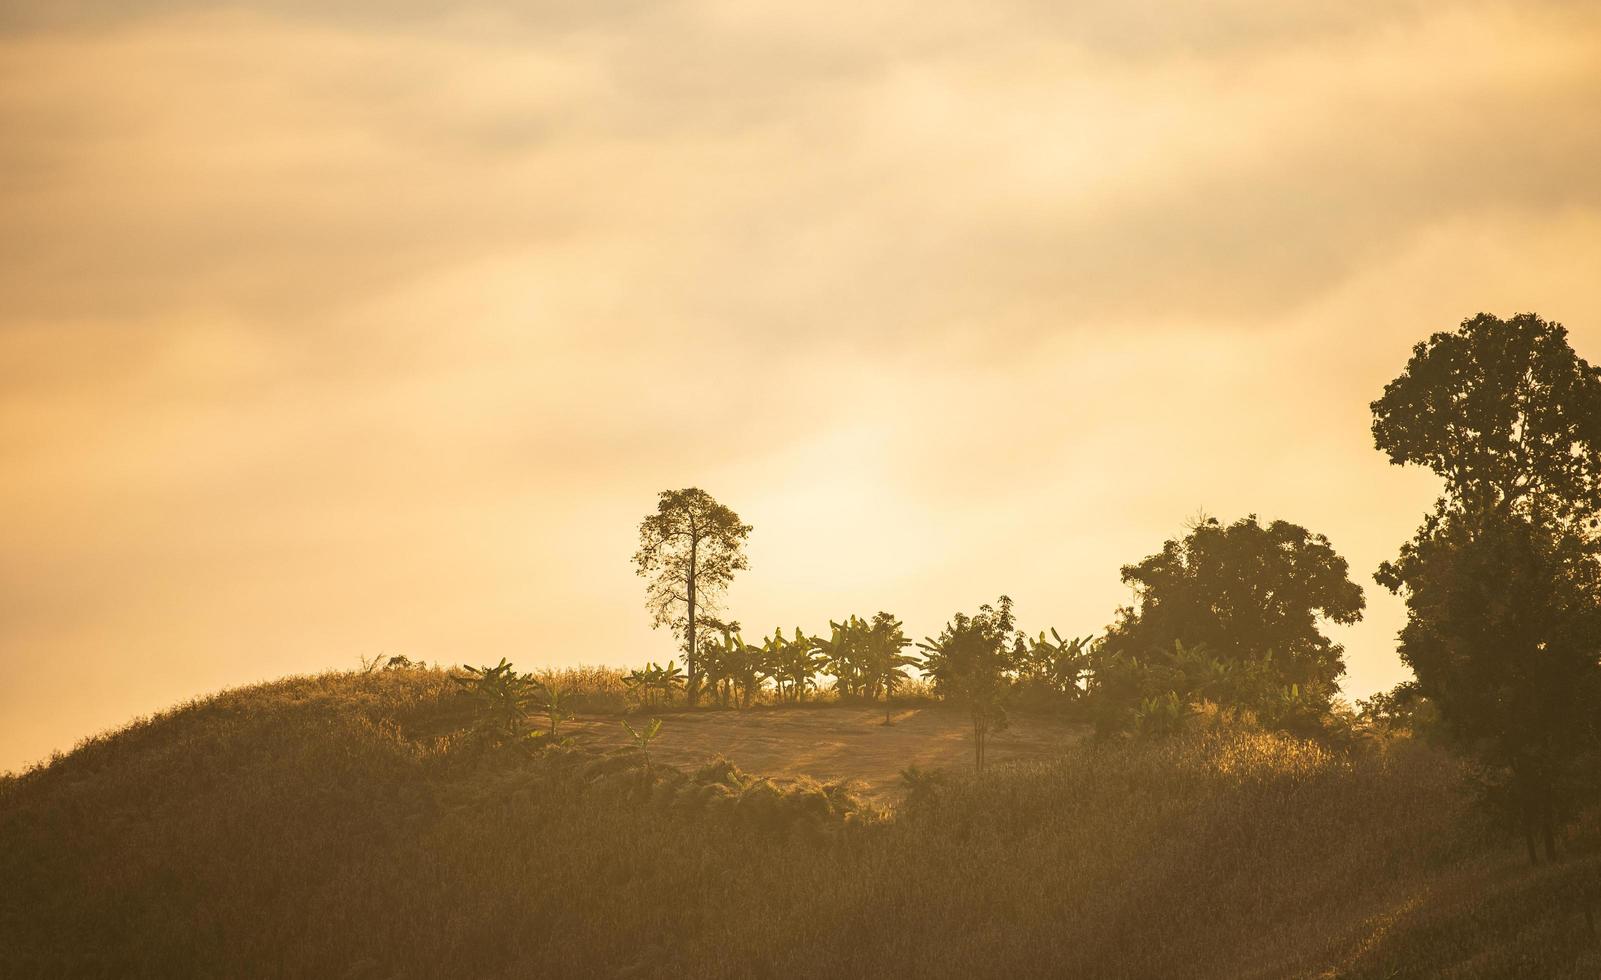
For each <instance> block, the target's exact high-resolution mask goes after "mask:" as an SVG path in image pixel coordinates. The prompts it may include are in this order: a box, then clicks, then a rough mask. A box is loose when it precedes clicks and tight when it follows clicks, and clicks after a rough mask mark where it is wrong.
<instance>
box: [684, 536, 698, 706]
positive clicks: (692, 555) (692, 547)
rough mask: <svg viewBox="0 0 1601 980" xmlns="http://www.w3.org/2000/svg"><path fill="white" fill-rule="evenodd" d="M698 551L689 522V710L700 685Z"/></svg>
mask: <svg viewBox="0 0 1601 980" xmlns="http://www.w3.org/2000/svg"><path fill="white" fill-rule="evenodd" d="M699 549H700V536H699V535H698V534H697V533H696V531H695V525H694V523H693V522H691V524H690V528H689V582H688V583H687V584H688V588H686V589H685V590H684V597H685V602H686V604H687V605H688V606H689V622H688V624H687V625H686V626H685V628H684V631H685V637H686V639H687V641H688V647H687V649H686V650H685V652H684V659H685V660H686V661H687V662H688V667H689V686H688V689H687V691H686V693H687V695H688V697H687V698H686V700H688V702H689V706H690V707H691V708H693V707H694V706H695V696H696V694H697V693H699V692H698V690H697V686H698V684H699V683H700V677H699V675H698V674H697V673H696V672H695V671H696V665H695V564H696V561H697V560H698V558H699Z"/></svg>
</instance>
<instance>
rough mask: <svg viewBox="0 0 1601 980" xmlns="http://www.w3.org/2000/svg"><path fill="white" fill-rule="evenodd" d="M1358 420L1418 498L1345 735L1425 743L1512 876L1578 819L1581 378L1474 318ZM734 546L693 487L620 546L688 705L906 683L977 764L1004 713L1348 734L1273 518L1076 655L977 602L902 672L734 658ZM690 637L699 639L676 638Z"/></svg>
mask: <svg viewBox="0 0 1601 980" xmlns="http://www.w3.org/2000/svg"><path fill="white" fill-rule="evenodd" d="M1371 409H1372V412H1373V438H1374V444H1375V446H1376V447H1377V448H1378V449H1379V450H1380V451H1382V452H1384V453H1385V454H1386V455H1387V456H1388V458H1389V459H1390V461H1391V462H1392V463H1394V464H1397V465H1419V466H1425V467H1427V468H1429V469H1430V470H1432V471H1433V472H1434V473H1436V474H1437V475H1438V476H1439V477H1440V478H1441V480H1442V482H1443V489H1442V493H1441V495H1440V497H1439V499H1438V500H1437V501H1436V504H1435V506H1434V507H1433V508H1432V509H1431V511H1430V512H1428V513H1427V514H1426V515H1425V516H1424V520H1423V523H1422V524H1421V525H1420V526H1419V528H1418V531H1417V533H1416V534H1415V535H1414V537H1413V538H1412V540H1410V541H1408V542H1407V543H1406V544H1405V545H1404V546H1403V547H1402V549H1401V552H1400V555H1399V556H1398V557H1397V558H1396V559H1395V560H1394V561H1390V562H1386V563H1384V564H1383V565H1382V566H1381V567H1380V568H1379V570H1378V572H1377V574H1376V575H1375V578H1376V580H1377V581H1378V582H1379V583H1380V584H1381V585H1383V586H1384V587H1385V588H1387V589H1389V590H1391V591H1393V592H1395V593H1396V594H1398V595H1400V596H1401V597H1402V598H1404V599H1405V601H1406V603H1407V612H1408V621H1407V625H1406V627H1405V628H1404V629H1403V630H1402V631H1401V634H1400V637H1399V640H1400V643H1399V653H1400V656H1401V659H1402V660H1403V661H1404V662H1405V663H1406V664H1407V665H1408V666H1409V667H1411V668H1412V670H1413V672H1414V674H1415V675H1416V679H1415V680H1413V681H1409V682H1407V683H1405V684H1402V685H1400V686H1398V687H1397V688H1396V689H1395V690H1393V691H1389V692H1385V693H1382V694H1380V695H1376V696H1375V697H1373V698H1372V699H1369V700H1368V701H1366V702H1363V703H1362V705H1361V715H1362V717H1363V719H1364V720H1365V721H1367V722H1369V723H1371V724H1372V725H1375V726H1381V727H1382V726H1389V727H1406V726H1409V725H1410V726H1413V727H1422V728H1426V729H1428V730H1429V731H1430V732H1431V733H1432V734H1433V735H1435V736H1436V737H1438V738H1439V739H1440V740H1441V741H1443V742H1444V743H1446V744H1448V745H1450V746H1452V747H1453V748H1454V749H1455V750H1456V751H1458V752H1459V753H1461V754H1462V755H1463V756H1464V757H1465V758H1467V759H1470V760H1472V761H1473V762H1474V763H1475V765H1476V766H1477V768H1478V770H1479V782H1480V784H1481V788H1482V789H1483V795H1484V798H1485V799H1486V800H1487V801H1488V802H1490V803H1491V804H1493V806H1494V807H1495V808H1496V809H1497V810H1498V812H1501V813H1502V814H1504V815H1506V816H1507V817H1508V818H1509V820H1510V821H1511V822H1512V823H1513V824H1515V825H1516V826H1518V827H1519V828H1520V829H1521V831H1522V834H1523V836H1524V837H1525V840H1526V842H1527V846H1528V851H1529V857H1530V859H1531V860H1533V861H1538V860H1539V859H1540V857H1541V856H1542V855H1543V856H1544V857H1545V858H1546V859H1548V860H1549V859H1553V858H1554V857H1555V856H1556V838H1557V836H1558V830H1559V828H1560V827H1561V826H1562V825H1563V824H1564V823H1566V822H1570V821H1571V820H1572V819H1573V818H1574V817H1575V816H1576V815H1577V814H1578V813H1579V812H1580V811H1581V810H1582V809H1583V808H1584V807H1586V806H1588V805H1590V804H1592V803H1594V802H1595V801H1596V800H1597V799H1598V798H1601V775H1598V774H1601V369H1598V368H1596V367H1594V366H1592V365H1590V364H1589V363H1588V362H1586V361H1585V360H1584V359H1582V358H1580V357H1579V356H1578V355H1577V354H1576V353H1575V352H1574V350H1573V348H1572V346H1571V345H1570V344H1569V342H1568V335H1567V331H1566V329H1565V328H1564V327H1563V326H1562V325H1561V324H1558V323H1553V322H1549V321H1546V320H1543V319H1541V318H1540V317H1539V316H1537V315H1535V314H1518V315H1517V316H1514V317H1512V318H1510V319H1506V320H1503V319H1500V318H1498V317H1495V316H1491V315H1489V314H1480V315H1478V316H1476V317H1472V318H1470V319H1468V320H1464V321H1463V322H1462V323H1461V325H1460V326H1459V327H1458V328H1457V329H1455V330H1452V331H1442V332H1439V333H1435V334H1433V335H1432V336H1430V337H1429V338H1428V339H1427V340H1425V341H1423V342H1420V343H1418V344H1417V345H1416V346H1415V347H1414V348H1413V351H1412V356H1411V358H1410V359H1409V361H1408V362H1407V364H1406V367H1405V369H1404V370H1403V372H1402V373H1401V374H1400V375H1399V376H1398V377H1397V378H1396V379H1395V380H1394V381H1392V382H1391V383H1390V384H1389V385H1387V386H1386V387H1385V390H1384V392H1383V395H1382V397H1381V398H1379V399H1378V400H1376V401H1374V402H1373V403H1372V405H1371ZM750 532H751V527H750V525H748V524H745V523H743V522H742V521H741V520H740V519H739V516H738V515H737V514H735V513H734V512H733V511H732V510H730V509H729V508H727V507H726V506H724V505H722V504H720V503H718V502H717V501H715V500H713V499H712V498H711V497H710V496H709V495H707V494H706V493H705V492H704V491H702V490H699V489H693V488H691V489H687V490H681V491H668V492H664V493H662V494H661V495H660V498H659V500H658V504H657V510H656V513H654V514H652V515H650V516H648V517H647V518H646V519H645V521H644V522H643V523H642V524H641V526H640V546H639V551H638V552H637V553H636V554H635V556H634V560H635V563H636V566H637V570H638V572H639V574H640V575H642V576H644V577H646V579H647V580H648V582H649V586H648V593H647V595H648V604H649V608H650V609H651V611H652V613H653V616H654V619H655V623H656V625H658V626H669V627H670V628H671V629H672V630H673V631H674V633H675V634H676V635H677V636H678V638H679V640H680V643H681V646H680V649H682V650H683V651H685V659H686V664H685V670H684V676H683V679H682V683H683V691H684V696H685V697H686V698H687V699H688V700H689V701H690V702H691V703H693V702H695V701H696V700H697V699H698V698H699V696H700V694H701V692H702V689H703V687H705V688H709V689H710V690H711V691H712V692H714V694H715V695H716V696H717V697H718V698H720V699H721V700H723V701H724V702H725V703H731V702H734V701H736V700H737V702H738V703H741V704H749V703H751V701H752V700H753V699H754V698H756V697H757V696H758V695H760V693H761V692H762V691H763V689H764V685H768V684H771V685H772V690H773V691H774V694H775V696H776V697H778V698H781V699H786V700H795V701H799V700H802V699H804V698H805V697H806V695H807V692H808V691H809V690H811V689H813V688H814V687H815V686H816V679H817V678H818V677H819V676H832V677H834V678H835V687H836V688H837V690H838V691H839V692H840V694H841V695H843V696H861V697H873V696H882V697H887V696H888V694H889V693H890V691H892V690H893V686H894V685H895V684H897V683H899V682H898V681H896V680H895V678H896V677H904V676H905V675H904V671H905V670H906V669H907V668H909V667H912V666H917V667H920V668H921V669H922V671H923V673H924V675H925V676H926V677H927V678H928V679H929V681H930V682H931V684H932V687H933V691H934V693H935V694H936V695H938V696H940V697H942V698H945V699H948V700H950V701H952V702H955V703H958V704H961V705H963V706H964V707H965V708H966V709H967V710H968V711H970V712H971V715H972V720H973V732H974V745H975V754H976V760H977V762H978V764H979V765H980V766H982V763H983V753H984V741H985V738H986V736H987V733H988V732H990V731H993V730H994V729H995V728H996V727H998V726H1000V725H1004V724H1005V719H1006V711H1007V708H1008V706H1009V705H1015V704H1017V703H1020V702H1024V701H1028V700H1034V701H1040V702H1048V703H1049V702H1055V703H1060V704H1063V705H1066V706H1068V707H1070V708H1071V709H1072V710H1075V711H1080V712H1082V713H1083V716H1084V717H1085V718H1087V719H1090V720H1092V721H1093V722H1094V723H1095V725H1096V727H1097V729H1098V730H1099V731H1101V732H1102V733H1110V732H1117V731H1137V732H1145V733H1149V734H1153V735H1162V734H1166V733H1169V732H1171V731H1173V730H1175V729H1177V728H1180V727H1182V726H1183V725H1184V724H1185V720H1186V718H1187V717H1188V716H1189V715H1191V714H1192V713H1193V712H1195V711H1196V710H1198V709H1200V708H1202V707H1204V706H1206V705H1216V706H1218V707H1219V709H1221V710H1223V711H1226V712H1232V713H1235V714H1238V715H1242V716H1243V715H1246V714H1249V715H1250V716H1251V717H1253V718H1254V719H1255V720H1256V722H1257V723H1259V724H1262V725H1265V726H1268V727H1275V728H1284V729H1288V730H1292V731H1296V732H1299V733H1303V734H1320V733H1321V734H1324V735H1328V734H1331V733H1333V734H1338V733H1340V732H1342V731H1349V728H1350V723H1351V720H1352V716H1351V714H1350V713H1349V712H1348V711H1342V710H1339V709H1340V708H1341V705H1340V704H1339V702H1338V701H1337V700H1336V697H1335V695H1336V693H1337V690H1338V688H1337V685H1338V681H1339V677H1340V675H1341V674H1343V673H1344V670H1345V666H1344V662H1343V656H1342V655H1343V651H1342V650H1341V648H1340V646H1339V645H1338V644H1336V643H1334V642H1333V641H1331V640H1330V639H1329V638H1328V637H1327V636H1325V635H1324V634H1323V632H1322V629H1323V627H1324V626H1325V625H1326V624H1328V623H1341V624H1349V623H1354V622H1357V621H1358V620H1359V619H1360V618H1361V615H1362V610H1363V605H1364V600H1363V596H1362V590H1361V588H1360V587H1359V586H1357V585H1356V584H1355V583H1354V582H1352V581H1351V579H1350V576H1349V569H1348V567H1347V564H1346V562H1345V560H1344V559H1343V558H1341V557H1340V556H1339V555H1338V554H1336V553H1335V551H1334V549H1333V547H1332V546H1331V545H1330V544H1329V542H1328V539H1327V538H1325V537H1323V536H1322V535H1319V534H1313V533H1312V532H1310V531H1308V530H1307V529H1306V528H1304V527H1301V526H1298V525H1296V524H1292V523H1289V522H1287V521H1272V522H1270V523H1267V524H1265V525H1264V524H1263V523H1261V522H1260V521H1258V520H1257V518H1256V517H1255V516H1254V515H1252V516H1249V517H1246V518H1244V519H1243V520H1239V521H1236V522H1234V523H1231V524H1227V525H1225V524H1222V523H1220V522H1218V521H1217V520H1215V519H1205V520H1201V521H1199V522H1197V523H1196V524H1195V525H1194V526H1193V527H1191V528H1190V531H1189V533H1188V534H1187V535H1185V536H1184V537H1181V538H1176V539H1174V540H1170V541H1168V542H1166V543H1165V544H1164V545H1163V547H1162V549H1161V551H1159V552H1158V553H1156V554H1154V555H1152V556H1150V557H1148V558H1146V559H1145V560H1143V561H1141V562H1139V563H1137V564H1134V565H1129V566H1125V567H1124V568H1123V569H1122V576H1123V581H1124V582H1125V583H1126V584H1128V585H1129V586H1131V587H1132V588H1133V590H1134V593H1135V596H1136V598H1135V600H1134V602H1132V603H1131V604H1130V605H1129V606H1128V607H1126V608H1123V609H1120V610H1118V612H1117V614H1116V619H1115V622H1114V623H1113V624H1112V625H1111V626H1110V627H1109V628H1107V629H1106V631H1105V632H1104V633H1103V635H1101V636H1100V637H1099V638H1098V639H1095V640H1093V641H1092V640H1088V639H1078V638H1075V639H1072V640H1067V641H1064V640H1063V639H1062V637H1061V636H1060V635H1059V634H1057V633H1055V632H1052V633H1051V634H1050V638H1049V639H1047V637H1046V636H1045V635H1039V636H1033V637H1028V636H1024V635H1022V634H1021V633H1020V632H1019V631H1018V630H1017V628H1016V624H1015V622H1014V620H1013V615H1012V606H1011V602H1010V600H1007V599H1005V598H1004V597H1003V598H1002V599H1001V600H1000V601H998V602H997V603H995V604H994V605H988V606H983V607H980V609H979V610H978V611H977V612H975V613H974V614H972V615H967V614H958V615H956V616H955V617H953V618H952V619H951V620H950V622H949V623H947V624H946V626H945V628H944V630H943V631H942V632H941V633H940V634H939V635H938V636H937V637H932V638H928V639H926V640H924V641H923V642H922V643H919V644H916V647H917V648H918V650H919V651H920V654H919V655H917V656H914V655H912V654H910V653H907V652H906V651H907V648H908V647H910V646H912V644H910V643H909V642H908V641H907V639H906V637H905V636H904V634H902V633H901V632H900V631H899V624H898V623H896V621H895V620H894V619H893V617H891V616H890V615H889V614H887V613H881V614H879V616H877V617H875V618H874V619H873V620H872V621H871V622H870V623H869V622H867V621H863V620H860V619H857V618H855V617H852V618H850V619H848V620H846V621H845V622H844V623H834V624H831V626H832V632H831V633H829V634H828V635H827V636H826V637H823V636H808V635H806V634H804V633H802V632H801V631H799V630H796V631H795V632H794V634H793V635H792V636H785V635H784V634H782V633H775V634H774V635H773V636H772V637H771V638H770V639H767V640H764V641H763V642H762V644H760V645H759V646H753V645H751V644H748V643H746V642H745V641H744V640H743V639H742V638H740V636H739V633H738V630H737V628H734V627H733V625H732V624H726V623H723V622H722V621H720V620H717V619H716V618H715V613H716V608H717V603H718V600H719V598H720V596H721V594H722V592H723V590H724V589H725V588H726V587H727V585H728V583H729V582H730V581H731V580H732V577H733V575H734V573H735V572H737V571H739V570H742V569H744V568H745V567H746V558H745V552H744V543H745V539H746V538H747V537H748V536H749V534H750ZM707 630H711V631H712V632H713V633H714V634H720V635H721V637H722V638H721V639H720V640H714V641H712V642H702V639H703V637H704V635H705V633H706V631H707ZM875 630H877V632H875ZM675 668H676V665H675Z"/></svg>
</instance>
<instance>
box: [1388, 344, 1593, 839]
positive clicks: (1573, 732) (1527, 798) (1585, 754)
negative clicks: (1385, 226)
mask: <svg viewBox="0 0 1601 980" xmlns="http://www.w3.org/2000/svg"><path fill="white" fill-rule="evenodd" d="M1372 409H1373V436H1374V442H1375V444H1376V445H1377V447H1378V448H1379V449H1380V450H1382V451H1384V452H1385V453H1386V454H1387V455H1388V456H1389V458H1390V461H1391V462H1392V463H1395V464H1397V465H1405V464H1416V465H1422V466H1427V467H1428V468H1429V469H1431V470H1433V471H1434V472H1435V473H1437V474H1438V475H1439V476H1441V477H1442V478H1443V480H1444V483H1445V486H1444V492H1443V493H1442V495H1441V497H1440V498H1439V499H1438V500H1437V501H1436V503H1435V506H1434V508H1433V510H1432V511H1431V512H1430V513H1428V514H1427V515H1425V517H1424V521H1423V524H1422V525H1421V526H1420V527H1419V528H1418V531H1417V533H1416V534H1415V535H1414V537H1413V539H1412V540H1411V541H1409V542H1407V543H1406V544H1405V545H1403V547H1402V549H1401V554H1400V556H1399V557H1398V558H1397V559H1396V560H1395V561H1391V562H1385V563H1384V564H1383V565H1381V566H1380V568H1379V571H1378V574H1377V575H1376V578H1377V580H1378V581H1379V583H1380V584H1381V585H1384V586H1385V587H1386V588H1388V589H1390V590H1391V591H1393V592H1395V593H1397V594H1399V595H1401V596H1403V597H1404V598H1405V599H1406V603H1407V614H1408V615H1407V625H1406V626H1405V627H1404V628H1403V629H1402V631H1401V635H1400V641H1401V642H1400V653H1401V657H1402V659H1403V660H1404V661H1405V662H1406V663H1407V665H1408V666H1410V667H1411V668H1412V670H1413V673H1414V674H1416V676H1417V694H1418V695H1419V696H1421V697H1422V698H1426V699H1427V701H1428V702H1429V703H1430V704H1431V705H1433V706H1434V707H1435V708H1436V709H1437V710H1438V712H1439V719H1440V725H1441V727H1442V728H1443V729H1444V730H1445V732H1446V733H1447V735H1448V736H1449V737H1450V738H1452V740H1453V741H1455V742H1456V743H1457V744H1458V745H1459V746H1461V747H1462V748H1464V749H1466V750H1467V751H1468V752H1470V753H1471V754H1472V756H1473V757H1474V758H1475V759H1476V760H1477V761H1478V763H1479V764H1480V767H1481V774H1482V777H1483V781H1484V784H1485V786H1486V789H1487V790H1488V795H1489V797H1490V799H1492V800H1494V801H1497V802H1499V803H1500V804H1501V805H1503V806H1504V808H1505V810H1506V811H1507V812H1508V813H1509V814H1510V815H1511V816H1512V817H1513V818H1514V819H1515V821H1516V822H1517V824H1518V825H1519V826H1520V827H1521V829H1522V832H1523V836H1524V841H1525V844H1526V846H1527V848H1528V852H1529V860H1530V861H1531V862H1534V863H1538V861H1539V854H1540V851H1541V850H1543V852H1544V854H1545V857H1546V858H1547V859H1548V860H1550V859H1554V858H1555V856H1556V826H1557V824H1558V823H1559V821H1560V819H1561V816H1562V812H1563V809H1564V808H1565V807H1566V806H1568V805H1571V804H1572V803H1573V802H1575V801H1576V799H1577V798H1578V797H1579V795H1580V794H1581V793H1583V792H1586V791H1589V790H1590V789H1591V787H1589V786H1588V785H1587V783H1589V782H1590V780H1589V779H1587V778H1586V777H1587V776H1589V774H1591V773H1593V772H1594V770H1595V766H1594V758H1593V757H1594V754H1595V751H1596V747H1597V725H1598V721H1601V542H1598V541H1597V535H1596V527H1597V517H1598V515H1601V371H1598V370H1597V369H1596V368H1594V367H1591V366H1590V365H1589V364H1588V363H1586V362H1585V361H1584V360H1583V359H1581V358H1579V357H1578V355H1577V354H1576V353H1574V351H1573V349H1572V347H1571V346H1569V344H1568V342H1567V331H1566V330H1565V329H1564V328H1563V327H1562V326H1561V324H1557V323H1548V322H1546V321H1544V320H1542V319H1540V317H1538V316H1536V315H1534V314H1519V315H1518V316H1515V317H1513V318H1512V319H1511V320H1501V319H1499V318H1497V317H1494V316H1490V315H1489V314H1480V315H1479V316H1476V317H1473V318H1471V319H1469V320H1465V321H1463V323H1462V325H1461V326H1460V327H1459V328H1458V329H1457V330H1456V331H1454V332H1450V333H1436V334H1435V335H1433V336H1432V337H1430V338H1429V339H1428V340H1427V341H1424V342H1423V343H1420V344H1418V345H1417V346H1416V347H1414V348H1413V352H1412V357H1411V359H1410V360H1409V361H1408V362H1407V365H1406V369H1405V370H1404V371H1403V372H1402V374H1401V375H1400V376H1399V377H1397V378H1396V379H1395V380H1394V381H1392V382H1391V383H1390V384H1389V385H1387V386H1386V387H1385V389H1384V394H1383V397H1381V398H1379V399H1378V400H1377V401H1375V402H1374V403H1373V405H1372ZM1537 838H1538V843H1539V845H1542V846H1540V847H1537Z"/></svg>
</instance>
